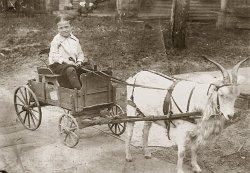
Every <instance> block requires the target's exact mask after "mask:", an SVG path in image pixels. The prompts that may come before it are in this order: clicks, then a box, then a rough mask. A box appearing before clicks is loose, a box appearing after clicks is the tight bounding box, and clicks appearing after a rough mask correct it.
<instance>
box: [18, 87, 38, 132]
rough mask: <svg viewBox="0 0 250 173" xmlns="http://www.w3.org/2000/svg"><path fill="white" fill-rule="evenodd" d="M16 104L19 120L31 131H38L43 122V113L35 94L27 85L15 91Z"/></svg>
mask: <svg viewBox="0 0 250 173" xmlns="http://www.w3.org/2000/svg"><path fill="white" fill-rule="evenodd" d="M14 104H15V110H16V114H17V117H18V119H19V120H20V122H21V123H22V124H23V125H24V127H26V128H27V129H29V130H36V129H37V128H38V127H39V126H40V124H41V121H42V111H41V106H40V104H39V101H38V99H37V97H36V95H35V94H34V92H33V91H32V90H31V89H30V88H29V87H28V86H26V85H24V86H20V87H18V88H17V89H16V90H15V94H14Z"/></svg>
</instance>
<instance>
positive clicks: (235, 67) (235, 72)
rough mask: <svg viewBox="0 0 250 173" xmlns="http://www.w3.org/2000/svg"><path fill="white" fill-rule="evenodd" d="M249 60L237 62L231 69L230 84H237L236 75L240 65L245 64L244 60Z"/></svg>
mask: <svg viewBox="0 0 250 173" xmlns="http://www.w3.org/2000/svg"><path fill="white" fill-rule="evenodd" d="M248 59H249V58H245V59H244V60H242V61H240V62H238V63H237V64H236V65H235V66H234V67H233V69H232V83H233V84H237V74H238V70H239V67H240V65H241V64H242V63H243V62H245V61H246V60H248Z"/></svg>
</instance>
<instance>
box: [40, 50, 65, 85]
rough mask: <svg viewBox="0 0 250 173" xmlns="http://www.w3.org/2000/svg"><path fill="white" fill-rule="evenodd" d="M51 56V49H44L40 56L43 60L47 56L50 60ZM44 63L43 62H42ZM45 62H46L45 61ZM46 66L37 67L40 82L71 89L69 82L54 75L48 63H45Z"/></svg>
mask: <svg viewBox="0 0 250 173" xmlns="http://www.w3.org/2000/svg"><path fill="white" fill-rule="evenodd" d="M48 54H49V48H48V49H43V50H41V51H40V52H39V56H40V58H41V59H42V56H44V55H46V59H48V58H47V57H48ZM41 61H43V60H41ZM43 62H44V61H43ZM44 64H46V66H39V67H37V73H38V81H39V82H43V83H47V84H50V85H56V86H61V87H65V88H70V87H69V83H68V81H67V80H65V79H64V78H63V77H62V76H61V75H59V74H55V73H53V71H52V70H51V69H50V68H49V66H48V65H47V63H45V62H44Z"/></svg>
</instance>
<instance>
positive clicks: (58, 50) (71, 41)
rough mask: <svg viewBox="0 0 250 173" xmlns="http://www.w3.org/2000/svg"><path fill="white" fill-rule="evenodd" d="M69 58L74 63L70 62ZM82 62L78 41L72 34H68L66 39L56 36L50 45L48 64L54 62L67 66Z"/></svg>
mask: <svg viewBox="0 0 250 173" xmlns="http://www.w3.org/2000/svg"><path fill="white" fill-rule="evenodd" d="M69 57H72V58H73V60H74V61H75V62H73V61H70V60H69ZM83 61H84V53H83V51H82V48H81V45H80V43H79V40H78V39H77V38H76V37H75V36H74V35H73V34H70V36H69V37H67V38H65V37H63V36H61V35H60V34H57V35H56V36H55V37H54V38H53V40H52V42H51V45H50V53H49V64H53V63H55V62H58V63H60V64H62V63H63V62H65V63H67V64H73V65H75V64H76V62H83Z"/></svg>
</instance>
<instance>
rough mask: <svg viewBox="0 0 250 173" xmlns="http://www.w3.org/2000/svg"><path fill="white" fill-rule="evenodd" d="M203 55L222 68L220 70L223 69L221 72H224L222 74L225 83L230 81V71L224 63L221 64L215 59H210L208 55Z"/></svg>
mask: <svg viewBox="0 0 250 173" xmlns="http://www.w3.org/2000/svg"><path fill="white" fill-rule="evenodd" d="M202 57H203V58H205V59H206V60H208V61H210V62H212V63H214V64H215V65H216V66H217V67H218V68H219V69H220V71H221V73H222V75H223V80H224V82H225V83H230V77H229V73H228V71H227V70H226V69H225V68H224V67H222V65H220V64H219V63H217V62H215V61H213V60H211V59H209V58H208V57H206V56H204V55H203V56H202Z"/></svg>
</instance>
